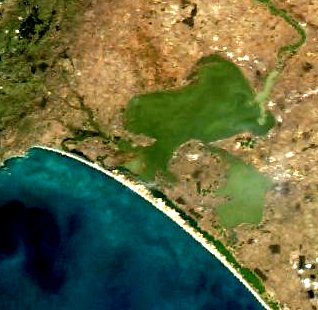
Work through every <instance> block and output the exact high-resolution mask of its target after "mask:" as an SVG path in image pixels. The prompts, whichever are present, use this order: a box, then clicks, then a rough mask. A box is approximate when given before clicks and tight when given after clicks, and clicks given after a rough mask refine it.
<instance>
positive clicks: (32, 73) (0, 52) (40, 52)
mask: <svg viewBox="0 0 318 310" xmlns="http://www.w3.org/2000/svg"><path fill="white" fill-rule="evenodd" d="M3 6H4V11H3V14H2V16H1V17H0V88H1V89H0V130H1V129H3V128H4V127H5V126H7V125H9V124H14V123H16V122H17V121H18V120H19V119H21V118H23V117H24V116H25V115H26V114H27V113H30V112H31V111H34V109H35V108H36V107H41V106H42V107H43V106H45V103H46V97H47V92H48V89H47V86H46V82H47V79H48V76H49V74H50V72H51V71H52V67H54V64H55V63H56V61H57V59H58V58H60V57H65V48H66V47H65V45H64V43H65V42H64V40H63V36H66V35H67V32H68V31H70V30H71V29H72V27H73V26H74V22H75V20H76V16H78V15H79V13H80V12H81V5H80V1H78V0H55V1H54V0H17V1H15V2H12V3H10V5H9V4H7V5H6V3H4V5H3Z"/></svg>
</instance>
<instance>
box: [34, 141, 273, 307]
mask: <svg viewBox="0 0 318 310" xmlns="http://www.w3.org/2000/svg"><path fill="white" fill-rule="evenodd" d="M32 148H38V149H43V150H47V151H51V152H54V153H58V154H60V155H62V156H66V157H70V158H73V159H75V160H77V161H80V162H82V163H84V164H85V165H88V166H89V167H91V168H94V169H96V170H98V171H100V172H102V173H104V174H106V175H107V176H109V177H111V178H113V179H115V180H116V181H118V182H119V183H121V184H123V185H125V186H127V187H128V188H129V189H131V190H132V191H133V192H135V193H137V194H138V195H139V196H141V197H142V198H144V199H145V200H147V201H148V202H150V203H151V204H152V205H153V206H154V207H156V208H157V209H158V210H160V211H161V212H162V213H164V214H165V215H166V216H168V217H169V218H170V219H171V220H172V221H174V222H175V223H177V224H178V225H179V226H180V227H181V228H182V229H183V230H184V231H186V232H187V233H188V234H189V235H191V236H192V238H193V239H195V240H196V241H197V242H199V243H200V244H201V245H202V246H203V247H204V248H205V249H206V250H207V251H208V252H210V253H211V254H212V255H213V256H214V257H216V258H217V259H218V260H219V261H220V262H221V263H222V264H223V265H224V266H225V267H226V268H227V269H229V270H230V271H231V272H232V273H233V274H234V276H235V277H236V278H237V279H238V280H239V281H240V282H241V283H242V284H243V285H244V286H245V287H246V288H247V289H248V290H249V292H250V293H251V294H253V296H254V297H255V298H256V299H257V300H258V302H259V303H260V304H261V305H262V306H263V307H264V308H265V309H266V310H271V308H270V307H269V306H268V305H267V304H266V303H265V301H264V300H263V299H262V298H261V297H260V296H259V294H258V293H257V292H256V291H255V290H254V288H253V287H252V286H251V285H250V284H249V283H248V282H247V281H246V280H245V279H244V278H243V277H242V275H241V274H240V273H239V272H238V271H237V270H236V269H235V268H234V267H233V266H232V265H231V264H230V263H229V262H228V261H227V260H226V258H225V257H224V256H223V255H222V254H221V253H220V252H219V251H218V250H217V248H216V247H215V246H214V245H213V244H211V243H210V242H209V241H208V240H206V239H205V238H204V237H203V235H202V234H201V233H199V232H198V231H196V230H195V229H194V228H192V227H191V226H190V225H189V224H188V223H187V222H186V221H185V220H184V219H183V218H182V217H181V216H180V214H179V213H178V212H177V211H176V210H174V209H172V208H171V207H169V206H167V205H166V204H165V202H164V200H163V199H161V198H155V197H153V195H152V194H151V192H150V191H149V190H148V189H147V188H146V187H145V186H144V185H142V184H138V183H137V181H132V180H130V179H128V178H127V177H126V176H125V175H123V174H121V173H120V172H118V171H117V170H112V171H110V170H106V169H104V168H102V167H100V166H99V165H97V164H95V163H92V162H89V161H87V160H85V159H83V158H81V157H79V156H76V155H74V154H71V153H67V152H65V151H62V150H58V149H54V148H50V147H46V146H41V145H34V146H32Z"/></svg>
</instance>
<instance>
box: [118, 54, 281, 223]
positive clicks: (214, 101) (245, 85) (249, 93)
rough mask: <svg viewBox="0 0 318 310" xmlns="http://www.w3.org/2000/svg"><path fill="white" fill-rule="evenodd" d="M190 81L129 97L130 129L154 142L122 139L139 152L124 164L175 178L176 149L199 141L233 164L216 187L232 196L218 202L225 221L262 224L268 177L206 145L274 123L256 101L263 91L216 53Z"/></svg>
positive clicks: (147, 175)
mask: <svg viewBox="0 0 318 310" xmlns="http://www.w3.org/2000/svg"><path fill="white" fill-rule="evenodd" d="M189 80H190V81H191V82H190V83H189V85H187V86H185V87H182V88H179V89H173V90H165V91H162V92H156V93H149V94H144V95H139V96H136V97H134V98H132V99H131V101H130V102H129V104H128V108H127V110H126V111H125V115H124V116H125V124H126V129H128V130H129V131H131V132H133V133H135V134H144V135H146V136H148V137H151V138H155V139H156V141H155V142H154V143H153V144H152V145H150V146H148V147H135V148H133V147H132V146H130V145H129V143H127V142H124V143H122V144H121V146H122V148H123V149H125V150H126V151H127V150H128V151H130V152H132V153H134V154H135V158H134V159H133V160H132V161H130V162H128V163H126V168H128V169H129V170H131V171H132V172H134V173H135V174H137V175H139V176H140V177H141V178H142V179H144V180H146V181H152V180H154V178H155V175H156V174H157V173H159V174H161V175H162V176H164V177H166V178H167V179H168V180H170V181H172V180H174V177H173V176H172V174H171V173H170V172H169V170H168V163H169V160H170V159H171V157H172V154H173V152H174V151H176V150H177V149H178V147H179V146H180V145H181V144H182V143H184V142H186V141H189V140H191V139H196V140H199V141H201V142H203V143H204V144H205V145H206V146H207V147H208V148H209V149H210V151H211V152H212V153H218V154H219V155H221V157H222V158H223V160H224V161H227V162H228V163H229V164H230V169H229V171H228V179H227V183H226V185H225V187H223V188H221V189H219V190H218V191H217V192H216V194H217V195H220V196H225V197H228V198H229V201H228V202H226V203H224V204H221V205H220V206H218V207H217V215H218V217H219V219H220V221H221V223H222V224H223V225H224V226H227V227H234V226H237V225H239V224H242V223H249V224H259V223H260V221H261V219H262V214H263V207H264V196H265V193H266V191H267V190H268V189H269V186H270V181H269V180H268V179H267V178H266V177H264V176H263V175H262V174H261V173H259V172H258V171H257V170H256V169H254V168H253V167H252V166H251V165H247V164H246V163H244V162H243V161H241V160H239V159H237V158H234V157H233V156H231V155H230V154H228V153H227V152H225V151H224V150H220V149H217V148H214V147H209V146H208V145H207V144H208V143H210V142H213V141H217V140H220V139H225V138H228V137H231V136H233V135H236V134H239V133H242V132H250V133H252V134H254V135H264V134H266V133H267V132H268V130H269V129H270V128H271V127H273V125H274V124H275V121H274V117H273V115H271V114H270V113H267V112H265V111H264V109H263V106H262V104H261V103H260V104H258V101H259V100H257V99H258V98H259V97H260V95H259V94H256V93H255V92H254V91H253V89H252V88H251V86H250V85H249V82H248V81H247V80H246V78H245V77H244V75H243V74H242V72H241V71H240V69H239V68H238V67H237V66H236V65H235V64H234V63H232V62H230V61H228V60H226V59H223V58H221V57H220V56H218V55H212V56H209V57H205V58H203V59H201V60H200V61H199V62H198V63H197V65H196V69H195V71H194V72H193V73H192V74H191V76H190V77H189ZM260 119H261V120H262V121H261V122H260Z"/></svg>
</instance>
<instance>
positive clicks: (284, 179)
mask: <svg viewBox="0 0 318 310" xmlns="http://www.w3.org/2000/svg"><path fill="white" fill-rule="evenodd" d="M8 3H10V2H8ZM276 3H277V5H278V6H279V7H282V8H285V9H286V10H287V11H288V12H289V13H290V15H291V16H293V17H294V18H296V19H297V20H298V21H299V22H300V23H301V24H302V25H303V27H304V28H305V30H306V33H307V40H306V43H305V44H304V45H303V46H302V47H301V48H300V49H299V50H298V51H297V53H296V54H295V55H293V57H290V58H288V59H287V60H286V63H285V66H284V68H283V71H282V72H281V74H280V75H279V78H278V80H277V82H276V84H275V86H274V88H273V90H272V94H271V95H270V98H269V100H268V102H267V109H269V110H271V111H272V113H273V114H274V115H275V117H276V119H277V125H276V127H275V128H274V129H272V130H271V131H270V133H269V134H268V135H267V136H265V137H261V138H260V137H256V138H255V139H256V143H255V147H254V148H252V149H251V148H244V147H241V144H240V143H239V141H241V139H243V138H246V137H248V136H249V134H248V133H246V134H243V135H238V136H235V137H232V138H229V139H226V140H223V141H218V142H216V143H215V145H216V146H219V147H222V148H224V149H226V150H228V151H229V152H231V153H232V154H235V155H236V156H238V157H240V158H241V159H243V160H244V161H246V162H248V163H251V164H253V165H254V166H255V167H256V168H257V169H258V170H259V171H261V172H262V173H264V174H265V175H267V176H269V177H270V178H271V179H272V180H273V184H274V185H273V187H272V189H271V190H270V191H269V192H268V193H267V196H266V202H265V208H264V217H263V221H262V223H261V224H260V225H258V226H252V225H241V226H239V227H236V228H234V229H225V228H222V227H220V225H218V221H217V218H216V216H215V209H214V206H215V205H216V204H217V202H218V201H216V198H215V197H212V196H211V195H209V188H211V186H212V187H214V188H217V187H219V186H220V184H222V182H224V178H225V175H224V170H225V168H226V167H224V166H223V164H222V162H220V161H219V160H218V158H216V157H215V156H213V155H212V154H211V153H210V152H208V151H207V150H206V149H205V148H204V147H203V146H202V145H201V144H200V142H199V141H194V140H193V141H189V142H188V143H185V144H184V145H182V146H180V148H179V149H178V150H177V151H176V152H175V154H174V156H173V158H172V159H171V163H170V166H171V171H172V172H174V173H175V175H177V176H178V179H179V181H178V183H177V184H175V185H174V186H173V187H172V186H169V185H167V184H165V183H164V182H163V181H162V180H161V179H160V178H158V180H157V183H158V186H159V187H160V189H161V190H162V191H163V192H164V193H165V194H166V195H167V196H168V197H169V198H170V199H171V200H173V201H176V202H177V203H178V205H179V206H180V207H182V209H183V210H185V211H186V212H188V213H189V214H190V215H192V216H194V217H195V218H196V219H197V220H198V222H199V224H200V226H201V227H203V228H204V229H205V230H206V231H208V232H210V233H211V234H213V235H214V236H216V237H217V238H218V239H220V240H221V241H223V242H224V243H225V244H227V246H228V247H229V248H230V249H231V250H232V251H233V253H235V256H236V257H237V259H238V261H239V262H240V263H242V264H243V265H244V266H246V267H248V268H250V269H252V270H254V271H255V272H256V273H257V274H258V275H259V276H260V277H261V278H262V279H263V281H264V284H265V286H266V289H267V290H268V292H269V293H270V295H272V296H273V298H274V299H275V300H277V301H279V303H280V304H281V307H282V309H293V310H296V309H302V310H307V309H308V310H309V309H318V243H317V240H318V229H317V225H316V223H317V222H316V218H317V216H318V209H317V203H318V177H317V166H318V153H317V150H318V44H317V43H318V2H317V1H316V0H312V1H309V0H294V1H285V0H279V1H278V0H277V1H276ZM2 10H3V9H2ZM57 35H58V34H57ZM297 40H298V33H297V32H296V31H295V29H293V28H292V27H291V26H290V25H288V24H287V23H286V21H284V20H283V19H282V18H280V17H278V16H274V15H272V14H271V13H270V12H269V10H268V8H267V7H266V6H265V5H263V4H261V3H259V2H257V1H252V0H242V1H238V0H222V1H221V0H217V1H211V0H193V1H188V0H171V1H162V0H135V1H130V0H121V1H118V0H117V1H113V0H92V1H90V2H89V4H86V6H85V9H84V10H83V14H82V16H81V17H80V21H79V22H78V23H77V25H76V27H74V29H71V30H70V33H69V35H67V36H66V37H65V38H64V41H63V42H64V43H63V46H61V47H59V49H60V50H59V52H60V53H62V52H63V53H62V54H63V55H64V56H63V57H60V58H59V59H58V60H57V61H56V62H55V64H54V66H52V68H51V71H50V74H49V75H48V76H47V83H46V93H45V95H44V96H43V97H40V98H37V99H36V100H35V101H34V109H32V110H31V111H30V113H28V114H27V115H25V116H24V117H23V118H21V119H19V121H16V122H15V123H14V124H13V123H8V125H7V126H6V127H5V128H4V129H2V131H1V132H0V156H1V159H2V160H3V159H5V158H9V157H10V156H13V155H17V154H21V153H23V152H24V151H25V150H26V149H28V148H29V147H31V146H32V145H44V146H49V147H54V148H58V149H61V148H64V149H67V150H69V151H73V152H75V153H77V154H80V155H81V156H83V157H85V158H87V159H89V160H91V161H93V162H97V163H99V164H100V165H101V166H103V167H104V168H113V167H116V166H118V165H120V164H122V163H123V162H125V161H126V160H127V159H128V157H129V155H127V154H124V153H123V152H121V151H120V150H119V148H118V147H117V144H116V142H117V141H118V140H119V139H120V138H129V139H132V140H133V141H134V142H135V143H136V144H139V145H143V144H147V143H149V139H148V138H147V137H143V136H135V135H132V134H131V133H129V132H127V131H125V129H124V126H123V113H122V112H123V111H124V109H125V107H126V105H127V103H128V101H129V99H131V98H132V97H133V96H134V95H136V94H140V93H146V92H151V91H154V90H162V89H166V88H175V87H180V86H182V85H186V84H187V83H188V81H187V79H186V78H187V76H188V75H189V74H190V72H191V69H192V68H193V65H194V64H195V62H196V61H197V60H198V59H200V58H201V57H203V56H206V55H210V54H212V53H218V54H220V55H222V56H223V57H225V58H228V59H231V60H232V61H233V62H234V63H236V64H237V65H238V66H239V67H240V68H241V70H242V71H243V72H244V74H245V75H246V77H247V78H248V79H249V81H250V82H251V84H252V86H253V87H254V88H255V89H256V90H260V89H261V87H262V85H263V82H264V78H265V76H266V75H267V74H268V73H269V72H270V71H271V70H273V69H274V68H275V65H276V55H277V52H278V50H279V48H280V47H281V46H283V45H286V44H288V43H291V42H294V41H297ZM61 76H63V78H61ZM43 100H44V101H45V104H42V103H43ZM84 132H86V134H84ZM87 132H88V133H90V134H87ZM78 137H81V138H80V139H79V138H78ZM198 187H199V188H200V190H198Z"/></svg>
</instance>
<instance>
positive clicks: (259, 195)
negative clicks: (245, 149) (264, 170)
mask: <svg viewBox="0 0 318 310" xmlns="http://www.w3.org/2000/svg"><path fill="white" fill-rule="evenodd" d="M227 155H228V154H227ZM226 157H227V158H228V159H227V160H228V162H229V163H230V165H231V166H230V169H229V171H228V175H227V183H226V185H225V186H224V187H222V188H220V189H219V190H218V191H217V192H216V194H217V195H220V196H226V197H228V198H229V201H228V202H226V203H224V204H221V205H219V206H218V207H217V210H216V211H217V215H218V217H219V219H220V221H221V223H222V224H223V225H224V226H226V227H235V226H237V225H239V224H242V223H248V224H259V223H260V222H261V220H262V216H263V209H264V197H265V194H266V191H267V190H268V189H269V188H270V186H271V184H272V183H271V180H270V179H269V178H267V177H265V176H264V175H262V174H261V173H260V172H258V171H257V170H256V169H255V168H254V167H253V166H251V165H248V164H246V163H245V162H244V161H242V160H239V159H238V158H234V157H232V156H226Z"/></svg>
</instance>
